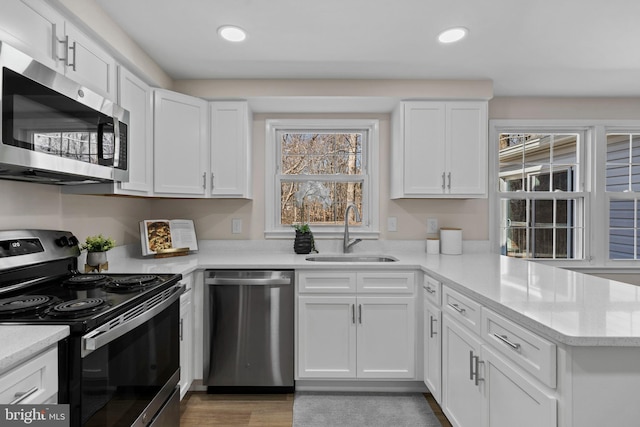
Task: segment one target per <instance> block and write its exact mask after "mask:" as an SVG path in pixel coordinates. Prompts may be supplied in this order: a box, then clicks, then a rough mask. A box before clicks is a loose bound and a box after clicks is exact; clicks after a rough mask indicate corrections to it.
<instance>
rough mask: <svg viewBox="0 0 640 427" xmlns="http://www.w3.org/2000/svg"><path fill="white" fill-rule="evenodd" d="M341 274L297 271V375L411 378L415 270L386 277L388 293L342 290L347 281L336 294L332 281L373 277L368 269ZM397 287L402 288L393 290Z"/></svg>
mask: <svg viewBox="0 0 640 427" xmlns="http://www.w3.org/2000/svg"><path fill="white" fill-rule="evenodd" d="M341 274H342V273H340V272H338V273H336V272H335V271H334V272H329V273H322V272H303V273H299V275H298V286H299V288H298V289H299V290H300V291H299V293H300V294H299V296H298V329H297V346H298V349H297V355H298V357H297V363H298V370H297V376H298V378H300V379H320V378H322V379H329V378H331V379H344V378H351V379H354V378H368V379H370V378H377V379H413V378H414V377H415V353H416V351H415V343H416V337H415V334H416V315H415V295H414V294H415V284H414V279H413V278H414V273H411V274H408V275H407V274H406V273H400V276H399V277H398V280H397V281H395V280H394V278H392V277H388V276H387V279H388V280H389V283H390V285H389V287H386V288H385V291H384V292H391V293H390V294H389V293H385V294H384V295H374V294H367V295H360V294H358V293H356V291H355V285H354V286H353V287H352V289H353V293H352V294H346V292H345V293H342V292H344V290H347V291H348V289H349V287H350V286H349V285H347V286H346V287H345V288H344V290H343V291H339V292H341V293H339V294H335V292H336V290H335V289H336V283H345V284H349V283H352V284H353V283H355V282H359V283H367V282H370V281H371V280H375V276H376V273H371V272H356V273H354V272H347V271H345V272H344V274H342V276H344V278H341V277H339V276H341ZM324 276H326V281H324V282H323V277H324ZM356 278H357V280H356ZM323 283H324V284H325V286H323ZM408 283H409V284H410V286H407V284H408ZM395 286H398V289H401V288H404V289H405V290H399V291H397V292H398V294H394V293H392V290H393V287H395ZM304 292H307V293H306V294H305V293H304ZM331 293H334V294H333V295H329V294H331ZM403 293H404V295H402V294H403ZM406 293H410V294H411V295H407V294H406Z"/></svg>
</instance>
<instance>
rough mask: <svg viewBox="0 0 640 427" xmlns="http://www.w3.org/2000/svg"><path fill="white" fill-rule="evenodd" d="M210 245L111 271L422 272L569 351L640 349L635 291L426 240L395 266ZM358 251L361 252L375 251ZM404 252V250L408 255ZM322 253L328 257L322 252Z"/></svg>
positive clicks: (399, 252) (389, 249)
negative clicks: (429, 247)
mask: <svg viewBox="0 0 640 427" xmlns="http://www.w3.org/2000/svg"><path fill="white" fill-rule="evenodd" d="M261 245H265V243H254V244H252V245H251V247H249V246H246V245H243V244H241V243H235V242H220V241H218V242H216V241H207V242H205V243H204V244H201V245H200V246H201V247H200V251H199V252H198V253H197V254H193V255H188V256H182V257H176V258H164V259H154V258H142V257H140V256H138V257H135V256H133V257H128V256H122V257H118V256H116V257H114V258H113V259H112V258H110V259H109V272H111V273H119V272H122V273H181V274H183V275H184V274H189V273H191V272H193V271H195V270H198V269H207V268H212V269H221V268H228V269H243V268H244V269H247V268H269V269H283V268H284V269H337V268H339V269H354V268H358V269H385V270H388V269H408V268H409V269H414V268H415V269H421V270H423V271H424V272H425V273H427V274H430V275H432V276H433V277H434V278H436V279H438V280H441V281H442V282H443V283H445V284H447V285H449V286H450V287H451V288H453V289H455V290H457V291H458V292H461V293H463V294H466V295H467V296H470V297H471V298H473V299H475V300H476V301H478V302H479V303H481V304H482V305H484V306H486V307H488V308H491V309H492V310H494V311H496V312H497V313H499V314H502V315H503V316H505V317H507V318H509V319H511V320H513V321H516V322H518V323H520V324H522V325H523V326H525V327H527V328H529V329H531V330H533V331H535V332H538V333H540V334H542V335H544V336H546V337H547V338H550V339H552V340H554V341H556V342H559V343H564V344H567V345H570V346H640V287H638V286H634V285H630V284H625V283H620V282H616V281H614V280H608V279H603V278H600V277H595V276H590V275H587V274H583V273H578V272H573V271H569V270H565V269H561V268H557V267H552V266H548V265H544V264H539V263H535V262H529V261H523V260H519V259H514V258H507V257H503V256H499V255H494V254H481V253H465V254H463V255H427V254H426V253H425V251H424V242H419V241H417V242H416V245H411V244H409V245H406V244H405V245H404V246H400V245H393V244H390V243H387V246H386V247H385V246H381V247H379V248H378V249H379V250H376V251H375V253H376V254H385V255H392V256H394V257H396V258H398V262H394V263H325V262H322V263H318V262H310V261H306V260H305V258H306V257H307V256H308V255H296V254H295V253H293V250H289V251H288V252H287V249H284V250H271V251H269V250H264V248H261ZM369 249H370V248H366V247H365V248H363V251H362V252H358V251H357V252H358V253H373V252H371V251H370V250H369ZM408 249H409V250H408ZM321 254H322V255H328V254H329V253H327V252H324V251H322V253H321Z"/></svg>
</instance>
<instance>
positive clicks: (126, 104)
mask: <svg viewBox="0 0 640 427" xmlns="http://www.w3.org/2000/svg"><path fill="white" fill-rule="evenodd" d="M118 82H119V85H118V103H119V104H120V105H121V106H122V107H123V108H124V109H126V110H128V111H129V128H128V138H129V140H128V142H129V159H128V163H129V182H123V183H121V184H120V188H121V189H122V190H125V191H124V192H125V193H127V192H129V191H130V192H132V193H133V194H147V193H148V192H149V191H151V189H152V188H151V181H152V179H153V158H152V156H153V151H152V149H153V146H152V144H153V138H152V132H153V117H152V108H153V93H152V91H151V88H150V87H149V86H148V85H147V84H146V83H144V82H143V81H142V80H140V79H139V78H137V77H136V76H134V75H133V74H132V73H130V72H129V71H128V70H126V69H125V68H122V67H120V69H119V74H118Z"/></svg>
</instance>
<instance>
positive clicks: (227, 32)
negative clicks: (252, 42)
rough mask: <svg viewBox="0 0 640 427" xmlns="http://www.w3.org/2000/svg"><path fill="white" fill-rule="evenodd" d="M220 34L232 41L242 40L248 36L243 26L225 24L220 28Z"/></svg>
mask: <svg viewBox="0 0 640 427" xmlns="http://www.w3.org/2000/svg"><path fill="white" fill-rule="evenodd" d="M218 34H220V37H222V38H223V39H225V40H227V41H230V42H241V41H243V40H244V39H246V38H247V33H245V32H244V30H243V29H242V28H240V27H236V26H233V25H224V26H222V27H220V28H218Z"/></svg>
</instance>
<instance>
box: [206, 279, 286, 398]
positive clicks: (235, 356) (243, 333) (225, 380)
mask: <svg viewBox="0 0 640 427" xmlns="http://www.w3.org/2000/svg"><path fill="white" fill-rule="evenodd" d="M204 296H205V306H204V328H203V330H204V346H203V350H204V355H203V362H204V376H203V382H204V385H205V386H207V391H208V392H210V393H218V392H292V391H293V390H294V380H293V351H294V350H293V323H294V321H293V308H294V273H293V271H273V270H207V271H206V272H205V288H204Z"/></svg>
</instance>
